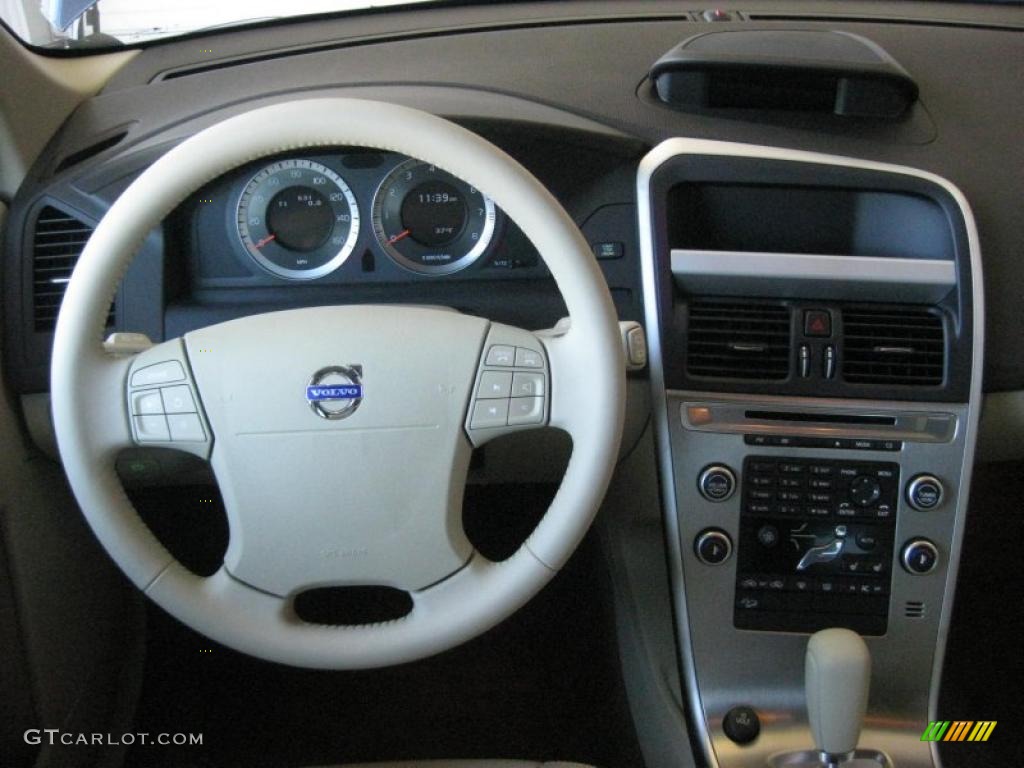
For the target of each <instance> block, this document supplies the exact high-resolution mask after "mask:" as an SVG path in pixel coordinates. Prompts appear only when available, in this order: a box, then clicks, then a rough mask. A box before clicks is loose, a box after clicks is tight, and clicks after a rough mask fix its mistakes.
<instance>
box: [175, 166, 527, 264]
mask: <svg viewBox="0 0 1024 768" xmlns="http://www.w3.org/2000/svg"><path fill="white" fill-rule="evenodd" d="M195 205H196V209H195V210H196V213H195V216H194V227H193V246H194V247H193V248H192V252H193V253H194V254H197V256H196V257H195V258H198V259H199V260H201V261H203V262H204V263H202V264H200V265H199V267H198V269H197V273H198V274H199V276H200V278H203V277H211V278H213V279H214V282H223V281H222V279H229V280H230V279H231V278H236V279H237V278H241V277H243V275H245V274H248V275H249V276H253V277H257V278H258V277H262V278H263V280H264V281H265V280H266V279H267V278H270V279H271V281H273V282H279V281H318V280H321V281H325V282H338V281H341V279H342V276H343V275H344V274H346V273H347V272H360V273H368V272H378V271H387V270H386V269H378V265H379V266H380V267H382V268H386V267H388V265H393V266H394V267H395V268H397V269H391V270H390V271H391V273H393V274H395V273H397V274H398V276H400V275H401V274H405V275H406V276H407V277H410V276H412V275H420V276H439V275H450V274H452V273H455V272H460V271H462V270H465V269H467V268H469V267H470V266H472V265H474V264H477V263H478V262H479V263H481V264H482V262H481V259H483V257H487V258H486V259H484V261H486V262H488V266H496V267H514V266H536V265H537V260H536V257H535V254H534V255H533V257H530V256H527V257H526V258H525V259H524V258H523V254H522V253H520V254H518V255H512V254H509V253H497V251H507V250H508V248H507V244H505V243H501V242H500V241H501V240H502V237H501V236H502V235H503V234H504V233H505V230H506V229H509V228H510V227H508V225H507V222H506V220H505V217H504V216H503V215H502V214H501V211H500V210H499V209H498V208H497V207H496V206H495V204H494V202H493V201H492V200H491V198H489V197H488V196H487V195H485V194H483V193H482V192H481V191H480V190H478V189H476V188H475V187H473V186H471V185H470V184H467V183H466V182H464V181H463V180H462V179H459V178H457V177H455V176H453V175H452V174H450V173H448V172H447V171H445V170H442V169H441V168H438V167H436V166H433V165H430V164H429V163H425V162H422V161H420V160H417V159H414V158H409V157H405V156H402V155H397V154H393V153H384V152H370V151H366V150H339V151H338V152H337V153H333V154H330V155H325V154H316V155H314V154H308V153H307V154H293V155H286V156H280V157H277V158H269V159H265V160H262V161H259V162H257V163H254V164H253V165H251V166H248V167H246V168H243V169H241V170H240V171H238V172H235V173H233V174H232V175H231V176H230V177H229V178H225V179H221V180H219V181H218V182H215V183H214V184H212V185H211V186H210V187H209V188H207V189H206V190H203V191H202V192H200V193H199V195H198V196H197V201H196V203H195ZM218 212H219V215H218ZM521 245H522V244H520V246H521ZM518 250H519V251H522V250H523V248H522V247H520V248H519V249H518ZM529 250H532V248H531V249H529ZM353 263H358V265H359V266H358V268H357V267H355V266H353ZM240 267H242V268H244V271H243V270H240V269H239V268H240Z"/></svg>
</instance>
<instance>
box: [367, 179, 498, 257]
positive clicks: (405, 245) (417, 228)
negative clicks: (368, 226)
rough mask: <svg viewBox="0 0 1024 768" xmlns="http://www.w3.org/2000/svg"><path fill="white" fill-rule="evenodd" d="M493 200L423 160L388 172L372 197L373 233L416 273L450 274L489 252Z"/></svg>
mask: <svg viewBox="0 0 1024 768" xmlns="http://www.w3.org/2000/svg"><path fill="white" fill-rule="evenodd" d="M494 221H495V213H494V203H493V202H492V201H491V199H490V198H489V197H487V196H486V195H484V194H482V193H481V192H480V190H478V189H476V188H474V187H471V186H470V185H468V184H466V183H465V182H463V181H462V180H461V179H458V178H456V177H455V176H453V175H451V174H450V173H447V172H446V171H442V170H441V169H440V168H437V167H435V166H433V165H430V164H428V163H424V162H421V161H419V160H406V161H405V162H404V163H401V164H399V165H398V166H397V167H396V168H395V169H394V170H393V171H391V173H389V174H388V175H387V177H386V178H385V179H384V181H382V182H381V185H380V187H379V188H378V189H377V194H376V196H375V197H374V200H373V231H374V234H375V235H376V237H377V242H378V243H380V245H381V247H382V248H383V249H384V250H385V251H386V252H387V254H388V255H389V256H390V257H391V258H392V259H394V261H395V262H396V263H397V264H399V265H401V266H403V267H405V268H406V269H410V270H412V271H413V272H419V273H421V274H432V275H446V274H450V273H452V272H457V271H458V270H460V269H464V268H465V267H468V266H469V265H470V264H472V263H473V262H474V261H476V260H477V259H478V258H480V256H481V255H482V254H483V253H484V251H486V250H487V246H488V244H489V243H490V242H491V238H492V237H493V235H494Z"/></svg>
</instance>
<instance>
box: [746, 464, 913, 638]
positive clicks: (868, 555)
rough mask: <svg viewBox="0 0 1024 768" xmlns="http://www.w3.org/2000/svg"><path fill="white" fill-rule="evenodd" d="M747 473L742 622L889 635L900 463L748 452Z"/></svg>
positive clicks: (757, 626)
mask: <svg viewBox="0 0 1024 768" xmlns="http://www.w3.org/2000/svg"><path fill="white" fill-rule="evenodd" d="M742 477H743V491H742V497H743V498H742V506H741V510H740V533H739V546H738V565H737V569H736V600H735V604H734V606H735V607H734V613H733V624H734V626H736V627H737V628H738V629H760V630H770V631H782V632H815V631H817V630H820V629H824V628H826V627H844V628H847V629H852V630H854V631H856V632H859V633H861V634H865V635H883V634H885V631H886V626H887V623H888V613H889V588H890V579H891V568H892V562H893V542H894V537H895V529H896V507H897V503H898V500H899V465H898V464H895V463H892V462H872V461H845V460H825V459H807V458H786V457H774V456H773V457H767V456H749V457H747V459H746V460H745V461H744V464H743V474H742Z"/></svg>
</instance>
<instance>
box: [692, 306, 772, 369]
mask: <svg viewBox="0 0 1024 768" xmlns="http://www.w3.org/2000/svg"><path fill="white" fill-rule="evenodd" d="M789 351H790V310H789V309H788V308H787V307H783V306H777V305H770V304H766V305H758V304H748V303H742V304H741V303H720V302H694V303H691V304H690V305H689V333H688V341H687V352H686V368H687V371H688V373H689V375H690V376H701V377H705V378H714V379H759V380H765V381H779V380H782V379H785V378H787V377H788V376H789V359H790V352H789Z"/></svg>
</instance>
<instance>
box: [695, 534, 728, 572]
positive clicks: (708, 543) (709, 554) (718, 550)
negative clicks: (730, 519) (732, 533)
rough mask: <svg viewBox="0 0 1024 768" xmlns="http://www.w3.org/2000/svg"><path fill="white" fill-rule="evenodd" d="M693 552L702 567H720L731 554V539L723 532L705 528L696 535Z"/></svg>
mask: <svg viewBox="0 0 1024 768" xmlns="http://www.w3.org/2000/svg"><path fill="white" fill-rule="evenodd" d="M693 551H694V553H695V554H696V555H697V559H698V560H700V561H701V562H702V563H704V565H721V564H722V563H724V562H725V561H726V560H728V559H729V555H731V554H732V539H730V538H729V534H727V533H726V532H725V531H720V530H718V529H717V528H707V529H705V530H703V531H701V532H700V533H699V534H697V538H696V540H695V541H694V542H693Z"/></svg>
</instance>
